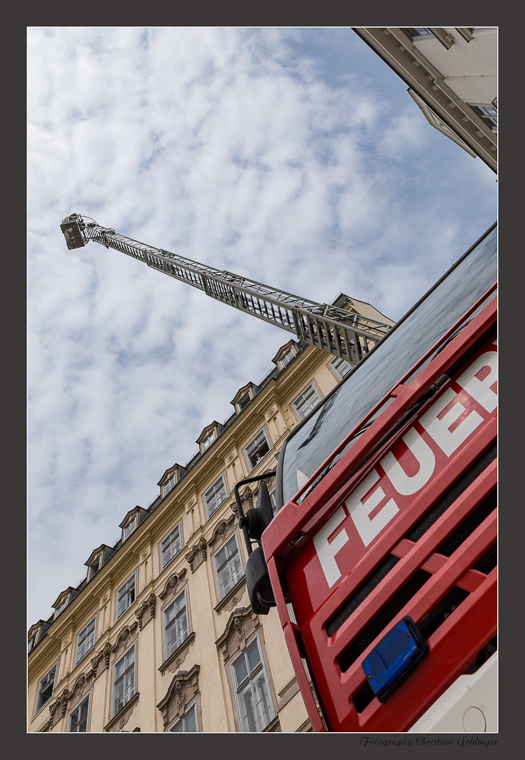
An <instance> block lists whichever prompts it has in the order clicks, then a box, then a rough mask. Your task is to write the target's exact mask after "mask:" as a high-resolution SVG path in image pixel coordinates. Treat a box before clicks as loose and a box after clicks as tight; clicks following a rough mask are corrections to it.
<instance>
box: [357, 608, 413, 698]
mask: <svg viewBox="0 0 525 760" xmlns="http://www.w3.org/2000/svg"><path fill="white" fill-rule="evenodd" d="M427 654H428V644H427V642H426V641H425V639H424V638H423V637H422V635H421V633H420V632H419V630H418V628H417V626H416V624H415V623H414V621H413V620H412V618H411V617H409V616H408V615H407V616H406V617H404V618H403V619H402V620H400V621H399V622H398V623H396V625H394V626H393V628H391V629H390V630H389V631H388V633H387V634H386V635H385V636H383V638H382V639H381V641H380V642H379V643H378V644H377V645H376V646H375V647H374V648H373V649H372V651H371V652H370V654H369V655H368V657H366V658H365V659H364V660H363V662H362V663H361V666H362V668H363V670H364V672H365V675H366V678H367V681H368V683H369V684H370V686H371V688H372V691H373V692H374V695H375V696H376V697H377V699H378V700H379V701H380V702H386V701H387V700H388V699H390V697H391V695H392V694H393V693H394V691H395V690H396V689H397V688H398V686H401V684H402V683H403V682H404V681H405V680H406V679H407V678H408V677H409V676H410V675H411V674H412V673H413V671H414V670H415V669H416V668H417V666H418V665H419V664H420V663H421V662H422V661H423V660H424V659H425V657H426V656H427Z"/></svg>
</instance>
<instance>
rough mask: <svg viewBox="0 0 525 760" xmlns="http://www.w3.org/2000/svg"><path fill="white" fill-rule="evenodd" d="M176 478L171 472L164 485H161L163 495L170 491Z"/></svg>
mask: <svg viewBox="0 0 525 760" xmlns="http://www.w3.org/2000/svg"><path fill="white" fill-rule="evenodd" d="M176 480H177V477H176V475H175V473H173V475H172V476H171V478H170V479H169V480H168V481H167V482H166V483H164V485H163V486H162V495H163V496H166V494H168V493H169V492H170V491H171V489H172V488H173V487H174V485H175V482H176Z"/></svg>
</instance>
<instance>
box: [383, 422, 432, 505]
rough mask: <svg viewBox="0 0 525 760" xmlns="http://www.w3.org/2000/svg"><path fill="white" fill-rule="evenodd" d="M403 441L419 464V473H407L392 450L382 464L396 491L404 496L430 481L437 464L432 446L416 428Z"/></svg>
mask: <svg viewBox="0 0 525 760" xmlns="http://www.w3.org/2000/svg"><path fill="white" fill-rule="evenodd" d="M403 441H404V442H405V443H406V445H407V446H408V448H409V449H410V452H411V453H412V454H413V455H414V457H415V458H416V460H417V462H418V464H419V470H418V471H417V473H416V474H415V475H412V476H409V475H407V474H406V472H405V470H404V469H403V468H402V467H401V465H400V464H399V462H398V461H397V459H396V458H395V456H394V454H393V453H392V452H391V451H389V452H388V453H387V454H385V456H384V457H383V458H382V460H381V465H382V466H383V469H384V471H385V472H386V474H387V475H388V477H389V478H390V480H391V481H392V484H393V486H394V488H395V489H396V491H397V492H398V493H400V494H402V495H403V496H410V495H411V494H413V493H416V491H419V489H420V488H423V486H424V485H425V483H428V481H429V480H430V478H431V477H432V473H433V472H434V467H435V466H436V457H435V456H434V452H433V451H432V449H431V448H430V446H429V445H428V444H427V443H425V441H424V440H423V439H422V438H421V436H420V435H419V433H418V432H417V430H415V429H414V428H411V429H410V430H409V431H408V433H406V435H404V436H403Z"/></svg>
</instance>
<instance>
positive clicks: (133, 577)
mask: <svg viewBox="0 0 525 760" xmlns="http://www.w3.org/2000/svg"><path fill="white" fill-rule="evenodd" d="M132 582H133V583H132ZM131 584H132V585H133V599H132V600H131V601H130V600H129V598H128V597H129V596H130V594H129V590H128V588H127V587H128V586H129V587H130V589H131ZM121 591H123V592H124V593H125V594H126V602H125V606H124V607H123V608H122V609H121V607H120V604H119V594H120V592H121ZM136 599H137V571H136V570H135V572H134V573H133V574H132V575H130V576H129V578H128V579H127V581H126V582H125V583H123V584H122V586H121V587H120V588H119V589H117V592H116V604H117V614H116V620H118V619H119V618H121V617H122V615H123V614H124V613H125V612H126V610H129V608H130V607H131V605H132V604H134V602H135V601H136Z"/></svg>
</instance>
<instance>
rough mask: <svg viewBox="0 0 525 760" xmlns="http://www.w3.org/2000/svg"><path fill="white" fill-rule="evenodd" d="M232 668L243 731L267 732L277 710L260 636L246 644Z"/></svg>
mask: <svg viewBox="0 0 525 760" xmlns="http://www.w3.org/2000/svg"><path fill="white" fill-rule="evenodd" d="M231 668H232V673H233V680H234V688H235V697H236V701H237V713H238V715H239V721H240V724H241V731H263V730H264V729H265V728H266V726H267V725H268V724H269V723H270V722H271V721H272V720H273V718H274V717H275V712H274V709H273V705H272V702H271V699H270V693H269V691H270V690H269V688H268V681H267V678H266V672H265V669H264V664H263V662H262V658H261V653H260V651H259V641H258V639H255V641H253V642H252V643H251V644H250V645H249V646H248V647H246V649H245V651H244V652H243V654H242V655H241V656H240V657H239V658H238V659H237V660H235V662H234V663H233V664H232V666H231Z"/></svg>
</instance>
